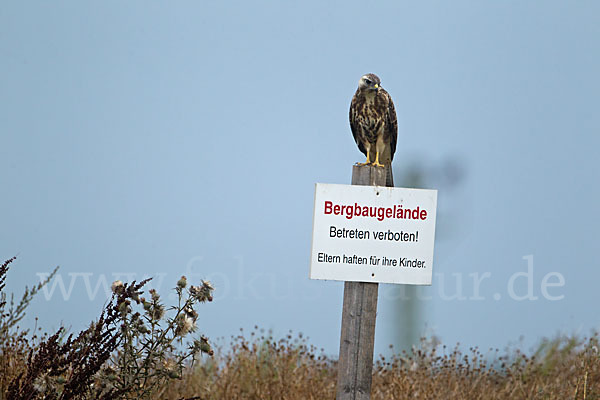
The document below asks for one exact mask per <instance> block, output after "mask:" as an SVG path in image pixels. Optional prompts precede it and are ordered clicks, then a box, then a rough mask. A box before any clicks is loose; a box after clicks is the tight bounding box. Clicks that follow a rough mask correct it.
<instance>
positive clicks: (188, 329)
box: [98, 277, 213, 399]
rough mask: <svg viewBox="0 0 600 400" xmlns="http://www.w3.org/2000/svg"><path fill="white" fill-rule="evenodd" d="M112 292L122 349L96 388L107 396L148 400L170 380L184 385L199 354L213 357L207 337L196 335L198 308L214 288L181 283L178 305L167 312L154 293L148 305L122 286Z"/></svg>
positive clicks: (115, 285)
mask: <svg viewBox="0 0 600 400" xmlns="http://www.w3.org/2000/svg"><path fill="white" fill-rule="evenodd" d="M142 283H146V281H144V282H142ZM112 290H113V293H114V294H113V297H114V298H115V299H116V301H115V303H116V308H115V310H116V313H117V314H118V315H117V317H116V319H115V323H114V325H115V327H116V328H117V329H119V330H120V333H121V343H120V345H119V348H118V351H117V352H116V354H115V355H114V357H113V358H112V359H111V362H110V363H108V364H107V366H106V368H104V369H103V370H102V371H101V373H100V375H99V380H98V385H99V386H100V387H102V388H103V389H104V390H107V391H110V390H113V391H116V392H118V393H121V396H122V398H126V399H134V398H135V399H137V398H147V397H148V396H150V394H151V393H153V392H154V391H155V390H156V389H157V387H159V386H161V385H163V384H165V383H166V382H167V381H168V380H170V379H180V378H181V376H182V373H183V370H184V368H185V367H187V366H189V365H191V364H193V362H194V361H195V359H196V357H197V356H198V355H199V354H200V353H206V354H209V355H212V354H213V351H212V349H211V346H210V344H209V342H208V339H207V338H206V337H205V336H202V335H201V336H199V337H193V335H192V333H194V332H195V331H196V330H197V320H198V313H197V311H196V306H197V305H198V304H200V303H204V302H207V301H212V299H213V298H212V292H213V287H212V286H211V284H210V282H207V281H202V282H200V285H198V286H193V285H192V286H189V287H188V282H187V279H186V278H185V277H181V279H179V281H178V282H177V285H176V286H175V288H174V290H175V292H176V293H177V298H178V300H177V305H176V306H171V307H168V308H166V307H165V305H164V304H163V302H162V300H161V297H160V295H159V294H158V292H157V291H156V290H154V289H151V290H149V294H150V297H149V298H148V299H147V298H145V297H143V296H142V294H143V293H142V292H140V291H138V290H135V288H132V286H131V285H127V284H124V283H122V282H120V281H116V282H114V283H113V285H112ZM137 308H140V310H139V311H137V310H135V309H137Z"/></svg>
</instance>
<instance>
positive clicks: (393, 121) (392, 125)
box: [381, 89, 398, 160]
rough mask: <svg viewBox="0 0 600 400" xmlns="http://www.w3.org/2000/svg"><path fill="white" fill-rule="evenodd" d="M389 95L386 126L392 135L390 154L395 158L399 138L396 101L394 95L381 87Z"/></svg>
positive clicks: (388, 132)
mask: <svg viewBox="0 0 600 400" xmlns="http://www.w3.org/2000/svg"><path fill="white" fill-rule="evenodd" d="M381 90H382V91H383V92H384V94H385V96H386V97H387V110H386V113H385V127H386V130H387V132H386V133H387V134H388V135H389V136H390V156H391V159H392V160H393V159H394V153H395V152H396V142H397V140H398V119H397V118H396V109H395V108H394V102H393V101H392V96H390V94H389V93H388V92H386V91H385V90H384V89H381Z"/></svg>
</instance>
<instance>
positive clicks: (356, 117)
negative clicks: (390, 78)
mask: <svg viewBox="0 0 600 400" xmlns="http://www.w3.org/2000/svg"><path fill="white" fill-rule="evenodd" d="M350 128H351V129H352V136H354V141H355V142H356V144H357V145H358V149H359V150H360V151H361V152H362V153H363V154H364V155H366V156H367V161H366V162H365V163H358V165H366V164H372V165H375V166H377V167H385V168H386V169H387V171H386V174H387V177H386V186H394V178H393V177H392V160H393V159H394V153H395V152H396V140H397V138H398V121H397V120H396V110H395V109H394V103H393V102H392V98H391V96H390V95H389V93H388V92H386V91H385V90H384V89H383V88H382V87H381V80H380V79H379V77H378V76H377V75H375V74H367V75H363V76H362V77H361V78H360V80H359V81H358V89H356V93H354V97H353V98H352V103H351V104H350Z"/></svg>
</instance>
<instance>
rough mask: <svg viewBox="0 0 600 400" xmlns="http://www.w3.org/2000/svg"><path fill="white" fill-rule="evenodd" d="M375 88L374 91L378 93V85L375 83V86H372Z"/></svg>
mask: <svg viewBox="0 0 600 400" xmlns="http://www.w3.org/2000/svg"><path fill="white" fill-rule="evenodd" d="M373 87H374V88H375V92H376V93H379V85H378V84H377V83H376V84H375V86H373Z"/></svg>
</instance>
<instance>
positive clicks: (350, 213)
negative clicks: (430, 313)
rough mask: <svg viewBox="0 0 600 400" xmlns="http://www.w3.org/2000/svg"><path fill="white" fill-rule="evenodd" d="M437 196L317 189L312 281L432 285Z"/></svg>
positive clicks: (319, 185)
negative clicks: (329, 280)
mask: <svg viewBox="0 0 600 400" xmlns="http://www.w3.org/2000/svg"><path fill="white" fill-rule="evenodd" d="M436 206H437V190H424V189H405V188H389V187H381V186H357V185H335V184H324V183H317V184H316V188H315V205H314V214H313V235H312V246H311V261H310V278H311V279H333V280H340V281H360V282H381V283H404V284H412V285H431V277H432V269H433V245H434V239H435V216H436Z"/></svg>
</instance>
